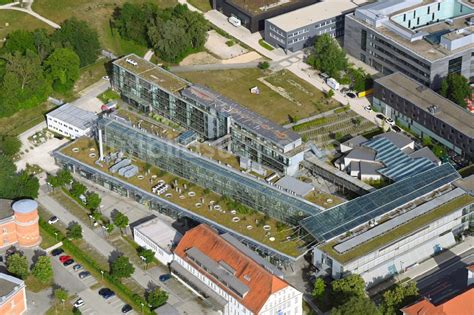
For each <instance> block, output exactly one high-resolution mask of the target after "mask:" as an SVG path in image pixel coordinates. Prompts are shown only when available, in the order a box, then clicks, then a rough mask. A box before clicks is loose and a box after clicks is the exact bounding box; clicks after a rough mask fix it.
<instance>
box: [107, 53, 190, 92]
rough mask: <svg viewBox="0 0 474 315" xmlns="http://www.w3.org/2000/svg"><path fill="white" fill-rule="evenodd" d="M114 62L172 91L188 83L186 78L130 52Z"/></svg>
mask: <svg viewBox="0 0 474 315" xmlns="http://www.w3.org/2000/svg"><path fill="white" fill-rule="evenodd" d="M127 60H130V61H132V62H135V63H136V65H134V64H132V63H130V62H128V61H127ZM114 64H116V65H118V66H120V67H122V68H124V69H126V70H128V71H130V72H132V73H134V74H136V75H138V76H139V77H141V78H143V79H144V80H146V81H148V82H151V83H154V84H157V85H159V86H161V87H163V88H164V89H166V90H168V91H170V92H172V93H176V92H177V91H179V90H181V89H183V88H185V87H186V86H187V85H188V82H187V81H186V80H183V79H181V78H180V77H178V76H175V75H174V74H172V73H170V72H168V71H166V70H164V69H163V68H161V67H159V66H157V65H155V64H154V63H152V62H150V61H147V60H145V59H143V58H141V57H138V56H137V55H135V54H130V55H127V56H125V57H123V58H121V59H118V60H115V61H114Z"/></svg>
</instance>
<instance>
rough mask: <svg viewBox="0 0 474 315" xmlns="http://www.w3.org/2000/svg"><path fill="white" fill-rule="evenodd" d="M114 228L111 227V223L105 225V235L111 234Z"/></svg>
mask: <svg viewBox="0 0 474 315" xmlns="http://www.w3.org/2000/svg"><path fill="white" fill-rule="evenodd" d="M114 227H115V225H113V224H112V223H107V224H106V225H105V230H106V231H107V234H109V235H110V234H112V232H113V231H114Z"/></svg>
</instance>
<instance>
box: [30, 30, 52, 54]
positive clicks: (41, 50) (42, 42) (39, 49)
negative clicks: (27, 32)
mask: <svg viewBox="0 0 474 315" xmlns="http://www.w3.org/2000/svg"><path fill="white" fill-rule="evenodd" d="M33 42H34V45H35V49H36V53H37V54H38V56H39V57H40V60H41V61H44V60H45V59H46V57H48V56H49V54H50V53H51V52H52V51H53V44H52V42H51V38H50V36H49V34H48V31H46V30H45V29H44V28H39V29H36V30H34V31H33Z"/></svg>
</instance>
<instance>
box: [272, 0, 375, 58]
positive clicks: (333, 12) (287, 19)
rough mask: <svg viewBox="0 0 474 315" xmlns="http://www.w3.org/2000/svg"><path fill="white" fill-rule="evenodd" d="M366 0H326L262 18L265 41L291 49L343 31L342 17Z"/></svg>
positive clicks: (337, 34) (341, 33) (296, 48)
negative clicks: (318, 37)
mask: <svg viewBox="0 0 474 315" xmlns="http://www.w3.org/2000/svg"><path fill="white" fill-rule="evenodd" d="M366 2H367V1H365V0H359V1H352V0H329V1H328V0H326V1H321V2H318V3H316V4H313V5H310V6H307V7H304V8H301V9H298V10H295V11H292V12H288V13H285V14H282V15H278V16H276V17H273V18H271V19H267V20H265V41H266V42H267V43H269V44H271V45H273V46H274V47H281V48H283V49H284V50H285V51H291V52H295V51H298V50H301V49H303V48H304V47H308V46H311V45H313V43H314V39H315V38H316V37H317V36H320V35H323V34H326V33H327V34H330V35H331V36H332V37H342V36H343V35H344V17H345V15H346V14H349V13H352V12H354V10H355V9H356V8H357V7H358V6H359V5H362V4H364V3H366Z"/></svg>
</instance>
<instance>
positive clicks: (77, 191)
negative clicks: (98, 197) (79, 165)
mask: <svg viewBox="0 0 474 315" xmlns="http://www.w3.org/2000/svg"><path fill="white" fill-rule="evenodd" d="M86 191H87V188H86V186H84V185H83V184H81V183H79V182H74V183H72V186H71V190H70V191H69V192H70V193H71V195H73V196H74V197H76V198H79V196H81V195H84V194H85V192H86Z"/></svg>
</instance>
